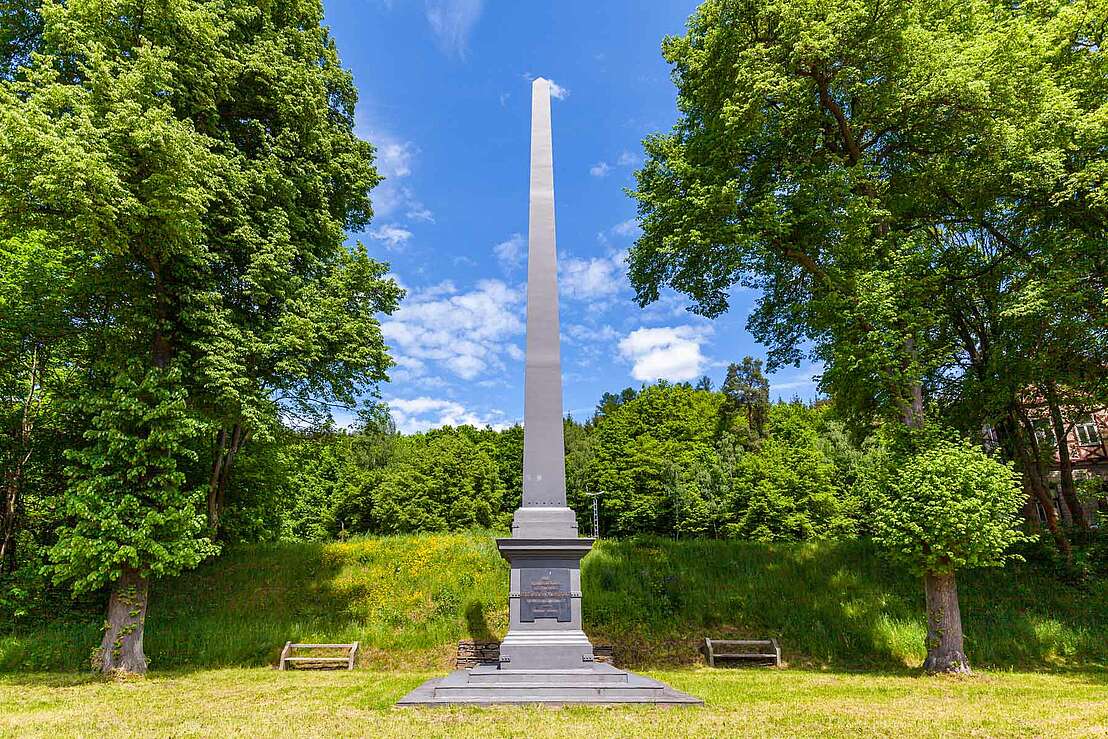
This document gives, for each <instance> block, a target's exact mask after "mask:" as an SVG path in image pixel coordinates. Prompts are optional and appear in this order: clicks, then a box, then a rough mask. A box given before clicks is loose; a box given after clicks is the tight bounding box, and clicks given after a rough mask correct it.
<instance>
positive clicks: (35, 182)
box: [0, 0, 402, 588]
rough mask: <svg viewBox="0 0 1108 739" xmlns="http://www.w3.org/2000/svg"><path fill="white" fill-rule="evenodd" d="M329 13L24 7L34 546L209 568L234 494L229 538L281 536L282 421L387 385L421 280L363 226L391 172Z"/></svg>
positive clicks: (16, 185) (323, 528)
mask: <svg viewBox="0 0 1108 739" xmlns="http://www.w3.org/2000/svg"><path fill="white" fill-rule="evenodd" d="M322 20H323V9H322V4H321V3H320V2H318V0H315V1H313V0H307V1H305V2H295V3H261V4H259V3H256V2H252V0H210V1H205V2H193V1H191V0H171V1H169V2H158V3H149V2H144V1H142V0H109V1H108V2H101V1H100V0H70V1H66V2H62V1H61V0H44V1H43V2H38V1H37V0H27V1H26V2H23V1H22V0H19V1H15V2H7V3H0V21H2V23H0V26H2V30H0V423H2V424H3V433H0V439H3V440H4V441H3V442H0V446H2V447H3V448H0V458H2V459H3V460H4V463H5V467H7V461H8V460H9V459H24V458H26V460H27V461H26V462H25V464H24V467H23V469H22V472H21V475H20V478H19V487H20V489H19V496H20V497H19V501H18V508H19V511H20V514H19V516H18V520H17V521H15V522H14V523H15V526H16V529H17V541H18V543H19V544H20V549H19V552H18V557H13V558H12V559H13V561H14V560H15V559H18V562H19V563H23V564H26V563H34V562H36V561H38V560H40V559H41V557H42V551H43V549H45V548H52V551H53V552H54V556H55V559H56V560H57V568H58V569H57V572H58V576H59V577H65V578H70V579H72V580H73V581H74V582H75V583H76V585H77V587H78V588H93V587H96V586H98V585H99V584H100V583H103V582H104V581H105V579H111V577H112V576H114V575H115V574H116V573H118V571H119V567H121V566H123V564H127V565H128V566H135V567H138V568H139V569H140V570H142V571H143V572H146V573H151V574H161V573H164V572H173V571H176V570H178V569H179V568H180V567H184V566H189V565H190V564H194V563H195V561H197V560H198V558H199V557H201V556H203V554H204V553H205V552H207V551H209V550H210V548H211V545H210V543H209V538H210V537H211V536H213V535H214V534H215V529H216V528H217V525H218V524H219V522H220V521H219V513H220V512H221V509H223V508H227V509H228V510H229V515H228V517H227V518H226V519H225V520H224V522H223V523H225V524H226V526H227V529H226V538H229V539H240V538H251V539H261V538H266V537H276V536H281V535H282V531H281V528H280V527H281V525H283V523H284V519H285V518H286V517H285V516H283V515H282V511H283V510H284V509H288V508H292V509H294V510H295V508H296V505H295V503H293V502H292V501H295V497H296V492H295V491H293V490H292V488H291V486H290V484H289V481H290V477H291V476H292V472H291V470H292V469H293V467H292V465H291V463H290V462H289V460H287V459H284V458H283V457H282V453H281V452H280V451H279V450H278V449H277V448H276V447H277V446H280V442H277V443H276V445H275V437H278V436H281V435H282V429H281V421H285V422H289V423H290V425H296V426H298V427H303V426H306V425H311V426H314V425H316V424H319V425H322V423H323V422H324V421H325V420H326V417H327V415H328V412H327V409H328V408H329V407H330V406H331V405H332V404H339V405H346V406H352V405H353V404H354V403H355V402H356V399H357V398H358V397H359V396H364V395H367V394H369V395H371V394H372V391H373V389H374V386H375V384H376V383H377V382H379V381H381V380H383V379H385V372H386V370H387V369H388V367H389V365H390V363H391V360H390V359H389V357H388V354H387V351H386V348H385V345H384V341H383V338H382V336H381V331H380V326H379V322H378V315H379V314H380V313H382V312H388V311H391V310H393V309H394V308H395V307H396V305H397V302H398V300H399V299H400V297H401V294H402V293H401V291H400V289H399V287H398V286H397V285H396V284H395V282H393V281H392V280H390V279H387V277H386V273H387V270H388V267H387V265H384V264H382V263H379V262H376V261H374V260H372V259H370V258H369V256H368V254H367V252H366V250H365V249H364V247H362V246H361V245H356V246H353V247H348V246H347V245H346V234H347V231H348V230H358V229H362V228H363V227H364V226H365V225H366V224H367V223H368V221H369V218H370V217H371V215H372V208H371V205H370V199H369V191H370V189H371V188H372V187H374V186H375V185H376V184H377V183H378V182H379V181H380V178H379V176H378V174H377V172H376V170H375V168H374V165H373V157H374V150H373V147H372V145H371V144H369V143H368V142H365V141H362V140H360V139H359V138H358V137H357V136H356V135H355V133H354V107H355V103H356V97H357V96H356V90H355V87H354V85H353V81H352V79H351V76H350V74H349V72H348V71H347V70H345V69H343V67H342V66H341V64H340V62H339V59H338V53H337V50H336V47H335V43H334V40H333V39H332V38H331V36H330V34H329V32H328V31H327V29H326V28H324V27H323V26H322V25H321V23H322ZM32 51H34V52H35V53H34V54H32V53H31V52H32ZM168 367H172V368H173V369H172V371H166V370H165V369H164V368H168ZM26 397H31V398H32V399H33V401H34V402H32V403H26V404H25V405H27V406H28V407H31V408H32V409H33V410H34V411H35V412H34V413H33V414H29V413H27V412H26V411H25V410H24V409H23V408H20V407H19V404H18V403H17V402H16V400H15V399H17V398H19V399H22V398H26ZM113 403H119V404H120V406H119V407H118V408H116V407H113V405H112V404H113ZM171 426H172V428H170V427H171ZM86 432H87V433H86ZM9 439H19V440H20V441H19V443H18V444H13V445H8V444H7V441H8V440H9ZM228 440H230V443H228ZM213 441H215V442H216V443H214V444H213V443H212V442H213ZM251 443H258V444H259V449H258V453H257V454H255V455H253V456H251V455H250V453H249V451H247V450H249V449H250V445H251ZM65 448H70V449H72V450H73V453H74V455H75V456H74V457H73V460H72V461H73V471H72V475H71V477H70V478H68V487H67V480H66V479H65V478H63V477H62V476H61V475H60V474H58V472H56V471H52V468H53V469H57V470H60V468H61V466H62V464H63V460H62V459H61V451H62V450H63V449H65ZM31 450H33V452H32V453H31V454H30V455H29V456H27V452H28V451H31ZM144 455H149V456H144ZM236 457H238V458H239V459H246V460H247V461H248V462H249V464H248V465H247V469H244V470H242V474H241V475H240V476H239V477H238V484H237V485H236V486H233V487H232V486H230V485H229V484H228V482H229V480H231V479H232V478H233V475H232V470H233V465H234V461H235V459H236ZM125 465H129V466H130V468H131V469H133V470H135V472H134V473H133V474H132V475H131V476H128V475H129V473H127V472H125V471H124V470H125ZM342 465H345V461H344V462H343V463H342ZM342 465H340V466H342ZM228 490H230V491H231V495H232V499H231V500H227V499H226V496H225V494H226V493H227V491H228ZM307 492H308V493H310V494H311V495H312V496H317V494H320V495H324V494H323V493H320V491H318V490H308V491H307ZM236 493H238V494H241V495H242V498H241V499H240V500H234V499H233V496H234V495H235V494H236ZM205 495H206V496H207V501H205V500H204V498H205ZM336 496H338V494H337V493H333V492H330V491H327V492H326V493H325V495H324V497H325V498H328V500H329V499H330V497H336ZM317 497H318V496H317ZM205 502H206V503H207V506H206V507H207V509H208V511H209V513H210V514H211V516H212V518H211V520H210V521H208V523H207V524H206V525H204V526H200V527H199V528H198V527H197V525H196V515H197V513H198V512H199V511H200V510H202V509H203V508H204V507H205V506H204V503H205ZM317 502H318V503H319V505H316V503H317ZM311 505H312V508H313V516H314V519H313V517H312V516H309V515H307V514H304V515H298V516H294V518H296V519H297V525H298V527H297V529H296V531H297V535H300V536H305V537H309V536H312V537H315V536H323V535H325V534H326V533H327V532H329V531H330V530H329V529H327V526H328V525H330V523H331V519H330V518H329V517H328V516H329V513H330V509H329V508H328V506H329V505H330V503H328V502H327V501H322V502H320V501H318V500H316V499H312V501H311ZM317 508H318V509H319V510H320V511H321V512H318V513H317V512H316V511H315V509H317ZM66 512H68V513H66ZM63 516H67V518H66V519H65V520H62V519H63ZM5 519H8V520H2V521H0V524H3V526H0V529H7V528H8V525H9V524H10V523H12V520H11V519H10V517H5ZM98 522H99V523H98ZM59 524H64V525H63V526H62V528H61V529H60V532H61V533H60V539H59V540H58V541H57V542H55V539H56V538H57V537H56V536H55V534H54V530H55V528H57V527H58V526H59ZM120 527H122V528H125V529H127V530H126V531H123V530H119V529H120ZM131 527H134V531H131V530H130V528H131ZM205 529H208V531H205ZM0 533H2V531H0ZM190 536H192V537H194V541H193V542H192V544H189V543H188V538H189V537H190ZM98 537H99V539H98ZM159 537H165V540H164V541H161V540H160V539H159ZM107 552H111V556H107V555H106V553H107ZM7 566H8V565H7V564H6V563H5V564H0V570H2V569H4V568H5V567H7ZM21 566H22V565H21ZM82 568H84V571H82Z"/></svg>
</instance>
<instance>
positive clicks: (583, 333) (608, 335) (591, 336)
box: [562, 323, 619, 343]
mask: <svg viewBox="0 0 1108 739" xmlns="http://www.w3.org/2000/svg"><path fill="white" fill-rule="evenodd" d="M562 334H563V337H562V338H563V340H565V339H566V338H568V339H569V340H570V341H571V342H578V343H588V342H608V341H613V340H614V339H616V338H617V337H618V336H619V332H618V331H616V330H615V329H614V328H612V327H611V326H609V325H608V324H604V325H603V326H600V327H596V326H586V325H584V324H581V323H570V324H567V325H566V326H565V327H564V328H563V329H562Z"/></svg>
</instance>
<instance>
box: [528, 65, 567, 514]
mask: <svg viewBox="0 0 1108 739" xmlns="http://www.w3.org/2000/svg"><path fill="white" fill-rule="evenodd" d="M557 256H558V255H557V246H556V241H555V239H554V156H553V145H552V143H551V133H550V82H549V81H547V80H545V79H543V78H542V77H539V78H538V79H536V80H535V81H534V82H533V83H532V85H531V210H530V221H529V226H528V232H527V361H526V370H525V377H524V410H523V506H524V507H525V508H526V507H529V506H557V507H565V505H566V465H565V450H564V446H563V441H562V365H561V350H560V346H559V343H560V337H559V333H558V262H557Z"/></svg>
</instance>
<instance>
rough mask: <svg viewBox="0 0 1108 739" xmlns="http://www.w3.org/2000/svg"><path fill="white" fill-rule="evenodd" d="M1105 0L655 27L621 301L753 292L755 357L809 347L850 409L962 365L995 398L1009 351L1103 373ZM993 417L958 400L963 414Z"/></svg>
mask: <svg viewBox="0 0 1108 739" xmlns="http://www.w3.org/2000/svg"><path fill="white" fill-rule="evenodd" d="M1106 17H1108V9H1106V7H1105V5H1104V3H1102V2H1090V3H1015V4H997V3H993V2H987V1H985V0H974V1H973V2H950V1H949V0H925V1H924V2H888V3H873V2H836V3H813V2H810V1H809V0H766V1H756V2H752V1H750V0H706V1H705V2H703V3H701V5H700V6H699V8H698V9H697V11H696V12H695V13H694V14H693V16H692V17H691V18H690V19H689V24H688V31H687V33H686V34H685V35H684V36H681V37H670V38H667V39H666V40H665V42H664V44H663V54H664V56H665V58H666V60H667V61H669V62H670V64H671V65H672V67H673V78H674V82H675V84H676V86H677V105H678V108H679V109H680V111H681V118H680V120H679V121H678V123H677V125H676V126H675V127H674V129H673V131H672V132H670V133H664V134H657V135H654V136H651V137H649V138H648V139H647V140H646V141H645V142H644V146H645V149H646V153H647V160H646V162H645V164H644V166H643V168H642V169H641V170H640V171H639V172H638V173H637V180H638V184H637V188H636V190H635V192H634V193H633V195H634V197H635V198H636V199H637V200H638V203H639V214H640V223H641V225H642V228H643V234H642V236H641V237H640V238H639V240H638V241H637V243H636V244H635V246H634V248H633V249H632V250H631V252H630V260H629V261H630V278H631V281H632V283H633V284H634V286H635V288H636V290H637V294H638V298H639V300H640V301H641V302H642V303H647V302H650V301H652V300H655V299H657V297H658V295H659V294H660V292H659V291H660V290H661V289H662V288H663V287H670V288H673V289H675V290H677V291H679V292H682V293H684V294H686V295H689V296H690V297H691V298H692V299H693V300H694V301H695V302H696V305H697V309H698V310H699V311H700V312H702V313H704V314H706V315H709V316H715V315H718V314H720V313H722V312H723V311H725V310H726V309H727V308H728V297H729V295H730V294H731V293H730V288H731V286H732V285H734V284H736V283H739V284H743V285H746V286H749V287H754V288H757V289H759V290H760V298H759V302H758V306H757V309H756V310H755V311H754V312H753V313H752V314H751V316H750V319H749V322H748V327H749V328H750V330H751V331H752V332H753V333H754V334H755V336H756V337H757V338H758V339H759V340H760V341H761V342H763V343H764V344H766V345H767V346H769V348H770V367H771V368H773V367H776V366H780V365H782V364H787V363H793V362H798V361H800V360H801V359H802V358H803V357H804V354H805V353H811V354H812V355H814V357H815V358H817V359H818V360H820V361H821V362H822V363H823V365H824V367H825V371H824V373H823V375H822V378H821V383H822V387H823V389H824V390H825V391H827V392H828V393H829V394H831V395H832V396H833V397H834V398H835V401H836V403H837V405H838V406H839V412H840V413H841V414H843V415H844V416H850V417H853V418H854V420H856V421H858V422H859V424H858V425H859V426H863V427H864V426H865V425H866V424H867V423H868V421H869V420H870V419H872V417H873V416H874V415H887V416H890V417H898V418H899V419H901V420H907V421H909V422H911V423H913V424H915V423H918V422H919V421H920V420H921V419H920V418H919V414H920V413H921V412H922V408H923V407H924V402H923V400H925V399H921V398H920V397H919V396H920V395H921V394H922V392H924V391H939V392H941V391H943V390H946V389H948V388H950V386H951V385H952V384H953V385H954V386H955V387H957V385H958V384H960V383H962V382H965V383H966V385H967V387H966V388H965V390H964V392H958V393H957V398H956V402H957V403H959V404H966V405H971V406H972V405H974V404H976V402H977V400H978V399H979V398H981V397H982V396H983V393H982V390H983V389H985V388H987V389H988V393H987V397H988V398H989V400H990V401H991V402H993V403H995V402H997V397H996V396H997V395H1000V396H1001V402H1004V401H1005V400H1011V399H1012V397H1013V394H1014V393H1016V392H1018V391H1019V390H1020V389H1021V387H1020V381H1019V380H1017V379H1016V378H1017V375H1016V373H1014V372H1012V371H1011V369H1012V364H1013V363H1016V362H1018V361H1019V359H1020V358H1021V357H1022V358H1027V357H1035V361H1036V363H1038V364H1040V365H1043V364H1046V365H1049V366H1051V367H1052V368H1053V373H1055V374H1056V373H1057V372H1059V371H1060V368H1061V367H1063V366H1065V365H1067V363H1068V364H1069V365H1070V368H1069V376H1071V377H1076V376H1081V374H1082V372H1083V373H1084V376H1085V377H1086V378H1087V377H1089V376H1090V375H1091V376H1093V377H1103V371H1102V369H1103V367H1104V364H1105V358H1106V357H1108V352H1106V349H1105V347H1106V335H1105V333H1104V331H1103V330H1102V328H1101V329H1097V328H1095V327H1097V326H1099V327H1103V326H1104V325H1105V320H1106V315H1108V314H1106V313H1105V306H1106V304H1105V303H1104V291H1105V280H1104V276H1105V274H1106V271H1105V266H1106V265H1105V261H1104V256H1103V255H1104V250H1103V243H1104V240H1105V238H1106V237H1108V210H1106V209H1105V205H1106V203H1108V200H1106V198H1105V195H1104V192H1105V181H1106V180H1105V177H1104V174H1105V172H1106V171H1108V169H1106V159H1105V151H1108V149H1105V147H1104V145H1103V143H1104V136H1105V134H1104V132H1105V131H1106V130H1108V127H1106V126H1104V125H1103V122H1104V116H1105V111H1104V106H1103V100H1104V99H1105V81H1104V80H1105V79H1106V78H1105V75H1104V74H1103V70H1104V66H1105V61H1104V57H1105V55H1104V53H1103V47H1104V44H1103V37H1104V31H1103V29H1104V27H1105V19H1106ZM1093 131H1096V133H1095V134H1094V133H1092V132H1093ZM998 293H999V298H998V297H997V294H998ZM1017 314H1018V315H1022V316H1024V317H1025V318H1027V319H1030V320H1026V321H1025V322H1023V325H1022V326H1021V327H1020V329H1019V332H1018V333H1017V332H1016V331H1014V330H1013V329H1014V328H1015V327H1005V326H1004V325H1003V324H1004V323H1005V322H1006V319H1008V318H1009V317H1013V318H1014V316H1015V315H1017ZM1012 343H1014V344H1015V346H1011V344H1012ZM1051 345H1056V346H1058V348H1059V351H1058V353H1057V354H1054V353H1053V352H1050V351H1048V350H1044V348H1043V347H1049V346H1051ZM1074 358H1080V361H1078V362H1075V361H1073V359H1074ZM1073 365H1078V366H1080V367H1081V368H1082V370H1081V371H1078V370H1076V369H1075V368H1074V367H1073ZM1023 376H1024V377H1026V375H1023ZM1086 384H1087V385H1091V384H1095V383H1088V382H1087V383H1086ZM983 385H984V386H985V388H983V387H982V386H983ZM1100 385H1101V389H1100V396H1099V397H1102V398H1103V397H1104V395H1103V382H1102V381H1100ZM959 410H961V409H959ZM997 415H999V413H998V409H997V407H996V406H995V405H994V406H993V407H991V408H988V409H982V408H980V407H977V408H975V409H974V413H973V417H971V418H964V423H963V428H964V429H965V430H966V431H967V432H968V431H970V430H973V431H974V432H975V433H976V432H978V431H979V430H980V428H981V426H982V425H983V424H984V423H987V422H990V421H992V420H994V419H995V418H996V417H997Z"/></svg>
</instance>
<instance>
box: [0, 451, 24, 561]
mask: <svg viewBox="0 0 1108 739" xmlns="http://www.w3.org/2000/svg"><path fill="white" fill-rule="evenodd" d="M4 477H5V480H4V499H3V500H2V501H0V574H4V573H10V572H14V571H15V534H16V531H17V530H18V529H19V489H20V480H19V474H18V472H17V471H15V470H11V471H8V472H7V473H5V475H4Z"/></svg>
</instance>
